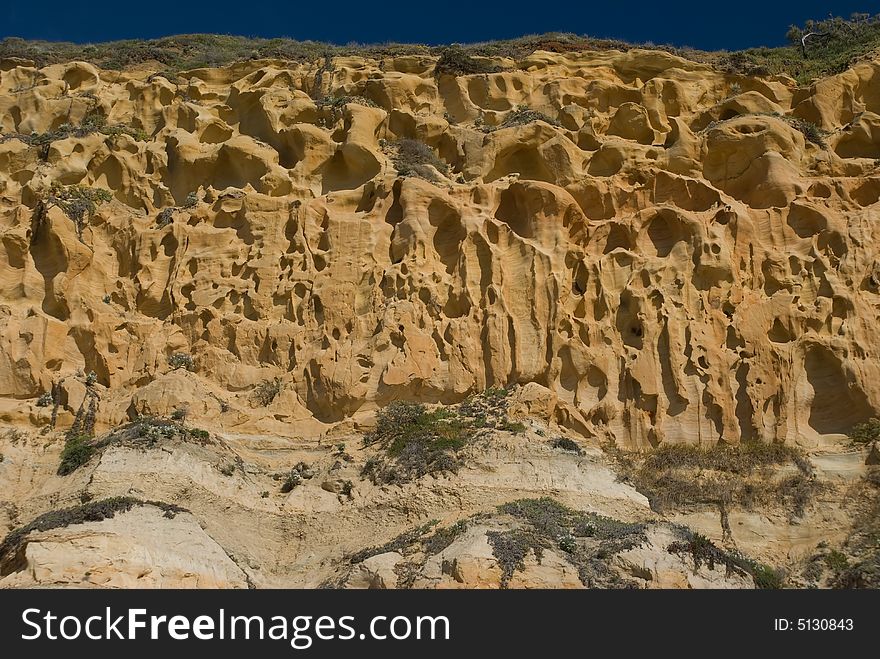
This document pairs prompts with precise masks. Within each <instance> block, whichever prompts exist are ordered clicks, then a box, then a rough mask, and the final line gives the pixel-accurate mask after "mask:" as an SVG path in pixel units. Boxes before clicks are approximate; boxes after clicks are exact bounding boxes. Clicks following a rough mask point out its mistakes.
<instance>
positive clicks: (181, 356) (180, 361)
mask: <svg viewBox="0 0 880 659" xmlns="http://www.w3.org/2000/svg"><path fill="white" fill-rule="evenodd" d="M168 365H169V366H170V367H171V368H172V369H174V370H177V369H179V368H183V369H186V370H187V371H192V370H193V369H194V368H195V362H194V361H193V358H192V356H191V355H187V354H186V353H183V352H175V353H174V354H173V355H171V356H170V357H169V358H168Z"/></svg>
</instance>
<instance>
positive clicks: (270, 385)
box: [251, 378, 283, 407]
mask: <svg viewBox="0 0 880 659" xmlns="http://www.w3.org/2000/svg"><path fill="white" fill-rule="evenodd" d="M282 387H283V385H282V384H281V378H274V379H272V380H263V381H262V382H260V383H259V384H258V385H257V386H256V387H254V391H253V393H252V394H251V397H252V399H253V400H254V402H255V403H256V404H257V405H260V406H261V407H268V406H269V405H271V404H272V401H273V400H275V398H277V396H278V394H280V393H281V389H282Z"/></svg>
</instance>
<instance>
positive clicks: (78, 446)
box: [58, 435, 95, 476]
mask: <svg viewBox="0 0 880 659" xmlns="http://www.w3.org/2000/svg"><path fill="white" fill-rule="evenodd" d="M94 453H95V447H94V446H93V445H92V440H91V438H90V437H88V436H85V435H77V436H75V437H71V438H68V439H67V440H66V441H65V443H64V448H63V449H62V451H61V464H60V465H59V466H58V475H59V476H67V475H68V474H71V473H73V472H74V471H76V470H77V469H79V468H80V467H82V466H83V465H84V464H86V463H87V462H88V461H89V460H91V459H92V456H93V455H94Z"/></svg>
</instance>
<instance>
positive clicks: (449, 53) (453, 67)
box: [434, 46, 501, 76]
mask: <svg viewBox="0 0 880 659" xmlns="http://www.w3.org/2000/svg"><path fill="white" fill-rule="evenodd" d="M499 71H501V67H499V66H494V65H492V64H490V63H488V62H486V61H484V60H480V59H476V58H475V57H472V56H471V55H469V54H468V53H467V52H465V50H464V49H463V48H461V47H460V46H449V47H448V48H445V49H444V50H443V51H442V52H441V53H440V58H439V59H438V60H437V63H436V64H435V65H434V74H435V75H437V76H441V75H451V76H466V75H473V74H477V73H497V72H499Z"/></svg>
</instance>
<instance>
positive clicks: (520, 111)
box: [480, 107, 561, 133]
mask: <svg viewBox="0 0 880 659" xmlns="http://www.w3.org/2000/svg"><path fill="white" fill-rule="evenodd" d="M536 121H543V122H544V123H545V124H550V125H551V126H555V127H556V128H560V127H561V126H560V123H559V122H558V121H556V119H553V118H552V117H549V116H547V115H546V114H544V113H543V112H539V111H538V110H532V109H531V108H526V107H518V108H516V109H514V110H512V111H510V112H508V113H507V115H506V116H505V117H504V121H502V122H501V124H500V125H498V126H485V125H483V126H480V128H481V130H482V131H483V132H484V133H492V132H494V131H496V130H501V129H502V128H514V127H516V126H525V125H527V124H531V123H534V122H536Z"/></svg>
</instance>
